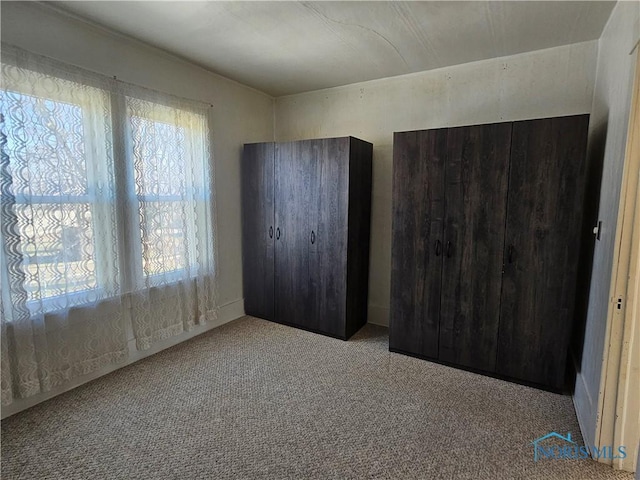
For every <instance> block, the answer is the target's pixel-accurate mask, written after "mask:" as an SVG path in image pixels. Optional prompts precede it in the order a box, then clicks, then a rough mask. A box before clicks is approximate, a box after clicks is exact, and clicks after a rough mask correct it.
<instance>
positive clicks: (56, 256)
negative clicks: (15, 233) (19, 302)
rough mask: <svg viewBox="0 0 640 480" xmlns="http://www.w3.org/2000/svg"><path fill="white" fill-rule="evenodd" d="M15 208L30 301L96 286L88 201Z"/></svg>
mask: <svg viewBox="0 0 640 480" xmlns="http://www.w3.org/2000/svg"><path fill="white" fill-rule="evenodd" d="M15 211H16V215H17V217H18V228H19V230H20V238H21V239H22V240H23V241H22V242H21V243H20V249H21V253H22V255H23V265H24V268H23V271H24V274H25V277H26V278H25V289H26V291H27V294H28V296H29V299H30V300H36V299H44V298H48V297H54V296H58V295H64V294H67V293H73V292H79V291H83V290H88V289H94V288H96V286H97V281H96V262H95V251H94V250H95V249H94V238H93V215H92V212H91V205H90V204H89V203H73V204H68V203H58V204H52V203H49V204H32V205H24V204H17V205H16V206H15Z"/></svg>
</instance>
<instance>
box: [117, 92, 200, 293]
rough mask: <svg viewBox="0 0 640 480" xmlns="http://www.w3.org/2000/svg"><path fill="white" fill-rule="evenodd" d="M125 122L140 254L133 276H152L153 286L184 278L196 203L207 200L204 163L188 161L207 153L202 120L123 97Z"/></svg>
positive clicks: (193, 242) (192, 258)
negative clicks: (174, 276)
mask: <svg viewBox="0 0 640 480" xmlns="http://www.w3.org/2000/svg"><path fill="white" fill-rule="evenodd" d="M127 121H128V126H129V130H130V133H131V141H132V152H133V155H132V156H131V161H132V162H133V172H134V184H135V186H134V193H135V198H134V199H133V202H134V204H135V205H136V206H137V211H138V214H139V223H138V225H139V228H138V230H139V237H138V238H137V241H138V242H139V244H140V246H141V249H142V255H140V258H142V265H141V270H140V271H139V272H138V273H139V274H141V275H142V276H144V277H148V276H151V277H154V278H153V280H154V281H153V282H152V283H158V282H159V281H160V277H159V275H165V276H166V277H167V278H171V277H172V274H180V275H189V273H188V271H189V269H190V267H192V266H194V264H195V263H196V259H197V258H198V255H197V252H196V250H195V249H196V247H197V239H196V236H195V233H196V231H197V230H198V225H197V223H198V219H197V212H198V202H199V201H200V202H201V201H205V200H207V198H205V197H204V196H203V195H202V192H205V191H206V190H207V188H206V185H205V183H204V179H205V178H206V172H205V171H204V168H203V167H204V164H203V163H202V162H197V161H195V162H194V161H190V159H194V158H200V157H201V156H202V152H204V151H205V150H206V149H205V145H206V118H205V117H204V116H203V115H201V114H197V113H193V112H188V111H177V110H175V109H173V108H169V107H165V106H163V105H160V104H154V103H151V102H147V101H142V100H139V99H136V98H133V97H127ZM201 197H202V198H201ZM192 273H193V272H192Z"/></svg>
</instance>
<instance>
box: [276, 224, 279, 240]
mask: <svg viewBox="0 0 640 480" xmlns="http://www.w3.org/2000/svg"><path fill="white" fill-rule="evenodd" d="M276 240H280V227H278V228H276Z"/></svg>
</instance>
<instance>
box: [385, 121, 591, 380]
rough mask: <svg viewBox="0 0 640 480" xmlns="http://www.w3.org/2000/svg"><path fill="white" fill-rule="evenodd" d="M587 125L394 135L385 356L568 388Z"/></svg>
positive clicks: (522, 124) (524, 124)
mask: <svg viewBox="0 0 640 480" xmlns="http://www.w3.org/2000/svg"><path fill="white" fill-rule="evenodd" d="M588 123H589V116H588V115H578V116H568V117H559V118H547V119H541V120H528V121H519V122H509V123H496V124H489V125H477V126H468V127H456V128H443V129H435V130H424V131H414V132H402V133H396V134H395V135H394V151H393V226H392V272H391V318H390V340H389V346H390V349H391V350H392V351H395V352H400V353H405V354H410V355H415V356H419V357H422V358H426V359H431V360H435V361H438V362H442V363H446V364H449V365H453V366H459V367H462V368H465V369H471V370H474V371H479V372H482V373H487V374H490V375H495V376H499V377H502V378H506V379H510V380H514V381H518V382H521V383H526V384H531V385H533V386H538V387H542V388H546V389H551V390H556V391H562V390H564V389H565V387H566V372H567V362H568V348H569V344H570V336H571V329H572V325H573V321H574V319H573V315H574V304H575V302H576V295H577V292H576V284H577V278H576V275H577V271H578V259H579V255H580V245H581V238H582V237H583V233H584V232H583V218H582V210H583V201H584V194H585V191H584V190H585V172H586V161H585V160H586V159H585V152H586V141H587V128H588Z"/></svg>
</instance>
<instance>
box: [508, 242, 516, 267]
mask: <svg viewBox="0 0 640 480" xmlns="http://www.w3.org/2000/svg"><path fill="white" fill-rule="evenodd" d="M514 253H515V247H514V246H513V245H509V247H508V248H507V259H508V261H509V263H513V257H514Z"/></svg>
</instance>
